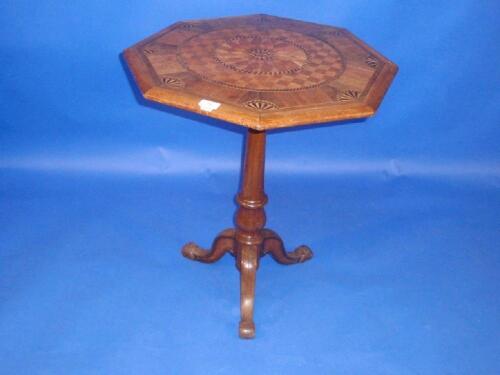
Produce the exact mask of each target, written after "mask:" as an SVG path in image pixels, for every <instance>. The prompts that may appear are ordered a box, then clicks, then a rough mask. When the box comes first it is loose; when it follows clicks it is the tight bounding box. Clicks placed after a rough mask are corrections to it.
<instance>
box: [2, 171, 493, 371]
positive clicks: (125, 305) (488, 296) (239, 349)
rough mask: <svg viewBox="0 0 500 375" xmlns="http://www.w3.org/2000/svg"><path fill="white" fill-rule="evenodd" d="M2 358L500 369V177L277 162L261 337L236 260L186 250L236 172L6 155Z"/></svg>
mask: <svg viewBox="0 0 500 375" xmlns="http://www.w3.org/2000/svg"><path fill="white" fill-rule="evenodd" d="M0 181H1V182H0V205H1V211H0V220H1V222H0V224H1V226H0V234H1V242H0V277H1V281H0V367H1V368H2V371H1V373H2V374H7V375H10V374H15V375H23V374H29V375H32V374H65V375H67V374H71V375H77V374H106V375H112V374H148V375H152V374H176V375H177V374H190V375H194V374H210V375H213V374H231V375H233V374H287V375H293V374H348V375H358V374H359V375H368V374H369V375H377V374H384V375H387V374H394V375H407V374H408V375H409V374H412V375H413V374H415V375H416V374H419V375H423V374H429V375H431V374H432V375H436V374H453V375H458V374H464V375H465V374H474V375H483V374H484V375H495V374H499V373H500V364H499V353H500V343H499V328H500V293H499V286H500V252H499V243H500V241H499V240H500V215H499V212H500V210H499V209H500V197H499V193H498V186H497V185H495V184H487V183H486V184H476V183H475V181H460V182H456V181H432V180H429V179H427V180H423V179H417V178H409V177H404V176H402V177H391V176H389V175H383V176H379V177H371V178H366V177H364V178H356V177H341V176H334V177H331V176H330V177H328V176H326V177H325V176H323V177H321V176H306V177H304V176H286V175H278V174H276V175H273V174H270V175H268V179H267V185H266V190H267V192H268V194H269V197H270V201H269V204H268V206H267V213H268V226H269V227H271V228H273V229H275V230H277V231H278V232H279V233H280V234H281V235H282V237H283V238H284V239H285V242H286V243H287V244H288V245H289V246H290V247H292V246H296V245H299V244H302V243H306V244H308V245H310V246H311V247H312V248H313V250H314V252H315V256H314V258H313V259H312V260H311V261H310V262H308V263H306V264H302V265H296V266H291V267H285V266H281V265H278V264H276V263H274V261H272V259H270V258H264V259H263V260H262V263H261V267H260V269H259V272H258V276H257V305H256V313H255V320H256V324H257V338H256V339H255V340H253V341H243V340H240V339H238V337H237V326H238V320H239V276H238V273H237V271H236V269H235V267H234V260H233V258H232V257H230V256H226V257H225V258H223V259H222V260H221V261H220V262H218V263H216V264H213V265H204V264H199V263H195V262H190V261H188V260H186V259H184V258H182V257H181V255H180V252H179V250H180V248H181V246H182V244H183V243H185V242H187V241H190V240H195V241H197V242H199V243H200V244H203V245H208V244H209V243H210V242H211V241H212V239H213V237H214V236H215V235H216V234H217V232H219V231H220V230H221V229H223V228H225V227H229V226H231V224H232V223H231V220H232V214H233V211H234V209H235V206H234V203H233V201H232V197H233V195H234V193H235V190H236V184H237V181H238V177H237V176H236V175H235V174H231V173H228V174H206V175H201V176H198V177H179V176H177V177H172V176H143V177H140V176H135V177H134V176H119V175H95V174H94V175H93V174H77V173H74V174H72V173H65V174H56V173H42V172H40V173H35V172H32V173H31V172H30V173H28V172H14V171H11V172H3V173H2V176H1V179H0Z"/></svg>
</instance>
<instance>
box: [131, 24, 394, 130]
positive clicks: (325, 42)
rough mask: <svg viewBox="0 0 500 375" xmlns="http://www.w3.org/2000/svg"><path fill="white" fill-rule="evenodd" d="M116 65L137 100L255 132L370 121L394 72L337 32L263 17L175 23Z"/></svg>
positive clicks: (362, 45)
mask: <svg viewBox="0 0 500 375" xmlns="http://www.w3.org/2000/svg"><path fill="white" fill-rule="evenodd" d="M124 56H125V59H126V61H127V63H128V65H129V67H130V69H131V71H132V73H133V75H134V77H135V79H136V81H137V83H138V86H139V88H140V90H141V92H142V93H143V95H144V97H145V98H147V99H149V100H152V101H156V102H159V103H163V104H166V105H171V106H174V107H178V108H181V109H185V110H188V111H192V112H197V113H201V114H204V115H206V116H210V117H214V118H218V119H222V120H226V121H229V122H232V123H234V124H237V125H242V126H246V127H250V128H253V129H256V130H268V129H273V128H282V127H290V126H297V125H307V124H314V123H321V122H328V121H340V120H348V119H356V118H364V117H369V116H371V115H373V114H374V113H375V111H376V109H377V108H378V106H379V105H380V102H381V101H382V99H383V97H384V94H385V93H386V91H387V89H388V88H389V86H390V84H391V81H392V79H393V78H394V76H395V74H396V72H397V66H396V65H395V64H394V63H392V62H391V61H389V60H388V59H387V58H385V57H384V56H382V55H381V54H380V53H378V52H377V51H375V50H374V49H373V48H371V47H369V46H368V45H367V44H366V43H364V42H363V41H361V40H360V39H358V38H356V37H355V36H354V35H353V34H352V33H350V32H349V31H347V30H346V29H342V28H337V27H332V26H326V25H319V24H314V23H309V22H303V21H297V20H292V19H286V18H280V17H274V16H268V15H263V14H257V15H251V16H242V17H227V18H218V19H211V20H196V21H187V22H179V23H176V24H174V25H172V26H170V27H168V28H166V29H164V30H162V31H160V32H159V33H157V34H154V35H152V36H151V37H149V38H147V39H145V40H143V41H141V42H139V43H137V44H135V45H134V46H132V47H130V48H128V49H126V50H125V53H124ZM202 99H205V100H210V101H213V102H215V103H219V104H220V105H219V106H218V108H217V109H214V110H212V111H206V110H204V109H203V108H201V107H200V105H199V102H200V100H202Z"/></svg>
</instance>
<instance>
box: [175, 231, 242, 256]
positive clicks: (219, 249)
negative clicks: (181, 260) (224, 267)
mask: <svg viewBox="0 0 500 375" xmlns="http://www.w3.org/2000/svg"><path fill="white" fill-rule="evenodd" d="M235 243H236V241H235V239H234V229H226V230H224V231H222V232H221V233H220V234H219V235H218V236H217V237H216V238H215V240H214V242H213V243H212V247H211V248H210V250H205V249H203V248H201V247H199V246H198V245H196V244H195V243H194V242H189V243H187V244H185V245H184V246H183V247H182V255H184V256H185V257H186V258H188V259H192V260H197V261H198V262H203V263H213V262H215V261H217V260H219V259H220V258H222V257H223V256H224V254H226V253H228V252H229V253H231V254H233V255H234V246H235Z"/></svg>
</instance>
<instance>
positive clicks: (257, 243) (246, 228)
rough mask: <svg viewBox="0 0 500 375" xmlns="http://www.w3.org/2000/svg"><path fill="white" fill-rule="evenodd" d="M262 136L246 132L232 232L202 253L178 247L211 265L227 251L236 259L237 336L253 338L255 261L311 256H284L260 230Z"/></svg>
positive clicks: (303, 249) (302, 250)
mask: <svg viewBox="0 0 500 375" xmlns="http://www.w3.org/2000/svg"><path fill="white" fill-rule="evenodd" d="M265 145H266V133H265V132H264V131H256V130H252V129H249V130H248V134H247V140H246V147H245V157H244V163H243V171H242V184H241V189H240V192H239V194H238V195H237V196H236V201H237V202H238V205H239V207H238V209H237V211H236V215H235V224H236V229H226V230H225V231H223V232H222V233H221V234H219V235H218V236H217V237H216V238H215V240H214V242H213V243H212V247H211V249H210V250H205V249H202V248H201V247H199V246H198V245H196V244H194V243H193V242H190V243H188V244H186V245H185V246H184V247H183V248H182V254H183V255H184V256H185V257H186V258H189V259H192V260H197V261H199V262H203V263H212V262H215V261H217V260H218V259H220V258H221V257H222V256H223V255H224V254H225V253H227V252H229V253H231V254H232V255H234V256H235V257H236V267H237V268H238V270H239V271H240V289H241V297H240V299H241V301H240V310H241V320H240V329H239V333H240V337H242V338H252V337H254V336H255V323H254V321H253V309H254V300H255V277H256V271H257V268H258V267H259V258H260V257H261V256H264V255H266V254H270V255H271V256H272V257H273V258H274V259H275V260H276V261H277V262H279V263H282V264H295V263H301V262H305V261H306V260H308V259H310V258H311V257H312V255H313V254H312V251H311V249H309V248H308V247H307V246H304V245H302V246H299V247H298V248H297V249H295V250H294V251H291V252H289V253H287V252H286V251H285V249H284V246H283V241H282V240H281V238H280V237H279V236H278V235H277V234H276V233H275V232H274V231H272V230H270V229H264V225H265V224H266V213H265V211H264V206H265V204H266V203H267V196H266V194H265V193H264V165H265Z"/></svg>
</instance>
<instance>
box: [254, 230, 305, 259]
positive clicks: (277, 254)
mask: <svg viewBox="0 0 500 375" xmlns="http://www.w3.org/2000/svg"><path fill="white" fill-rule="evenodd" d="M262 234H263V236H264V243H263V245H262V255H266V254H271V256H272V257H273V259H274V260H275V261H276V262H278V263H281V264H295V263H302V262H305V261H307V260H309V259H311V258H312V256H313V252H312V251H311V249H310V248H309V247H307V246H305V245H302V246H299V247H297V248H296V249H295V250H293V251H290V252H287V251H286V250H285V246H284V245H283V240H282V239H281V237H280V236H279V235H278V234H277V233H276V232H274V231H272V230H271V229H263V230H262Z"/></svg>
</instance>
